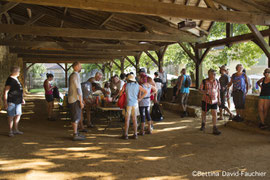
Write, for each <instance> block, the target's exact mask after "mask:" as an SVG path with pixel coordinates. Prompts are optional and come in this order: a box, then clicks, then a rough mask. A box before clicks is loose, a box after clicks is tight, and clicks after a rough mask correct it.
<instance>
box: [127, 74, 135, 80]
mask: <svg viewBox="0 0 270 180" xmlns="http://www.w3.org/2000/svg"><path fill="white" fill-rule="evenodd" d="M127 80H129V81H133V82H136V79H135V76H134V75H133V74H129V75H128V77H127Z"/></svg>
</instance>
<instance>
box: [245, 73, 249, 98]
mask: <svg viewBox="0 0 270 180" xmlns="http://www.w3.org/2000/svg"><path fill="white" fill-rule="evenodd" d="M245 83H246V94H247V93H248V90H249V83H248V77H247V75H246V74H245Z"/></svg>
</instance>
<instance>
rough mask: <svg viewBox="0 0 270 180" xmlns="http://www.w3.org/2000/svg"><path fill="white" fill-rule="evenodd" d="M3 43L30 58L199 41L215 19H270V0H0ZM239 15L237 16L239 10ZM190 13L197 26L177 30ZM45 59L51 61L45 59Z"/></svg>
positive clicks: (109, 55)
mask: <svg viewBox="0 0 270 180" xmlns="http://www.w3.org/2000/svg"><path fill="white" fill-rule="evenodd" d="M0 4H1V6H0V15H1V22H2V24H0V33H5V37H3V38H2V39H1V40H0V45H7V46H10V47H11V48H10V50H11V52H14V53H18V55H19V56H20V57H23V58H24V59H25V60H27V61H31V60H35V61H37V60H40V62H45V61H46V60H49V59H50V60H51V61H54V60H55V61H56V60H57V62H60V61H61V62H63V61H70V60H71V59H79V60H85V61H87V62H101V61H107V60H113V59H116V58H121V57H126V56H129V55H131V56H133V55H136V54H137V53H140V52H143V51H147V50H159V49H160V48H161V47H164V46H166V45H169V44H172V43H176V42H189V43H196V42H197V43H199V42H203V41H204V40H205V36H206V35H207V34H208V33H209V31H210V30H211V27H212V25H213V23H214V21H225V22H234V23H235V22H239V23H246V24H248V23H252V24H254V23H257V24H264V25H267V24H268V25H270V16H269V12H270V1H269V0H264V1H263V0H234V1H231V0H137V1H132V0H122V1H121V0H102V1H98V0H92V1H84V0H42V1H41V0H10V2H9V1H0ZM237 15H238V16H237ZM186 19H192V20H193V21H195V22H196V24H197V26H196V28H193V29H190V30H186V31H184V30H178V28H177V23H178V22H180V21H184V20H186ZM46 62H47V61H46Z"/></svg>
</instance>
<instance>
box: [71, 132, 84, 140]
mask: <svg viewBox="0 0 270 180" xmlns="http://www.w3.org/2000/svg"><path fill="white" fill-rule="evenodd" d="M72 140H73V141H83V140H85V137H83V136H81V135H80V134H78V133H77V134H74V135H73V139H72Z"/></svg>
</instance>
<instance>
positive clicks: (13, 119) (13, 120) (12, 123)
mask: <svg viewBox="0 0 270 180" xmlns="http://www.w3.org/2000/svg"><path fill="white" fill-rule="evenodd" d="M20 119H21V115H17V116H8V124H9V135H10V136H13V133H14V134H23V133H22V132H20V131H19V122H20ZM13 128H14V131H13Z"/></svg>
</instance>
